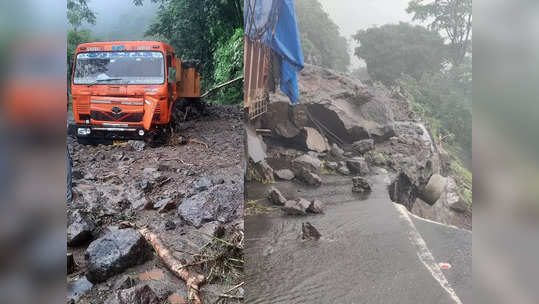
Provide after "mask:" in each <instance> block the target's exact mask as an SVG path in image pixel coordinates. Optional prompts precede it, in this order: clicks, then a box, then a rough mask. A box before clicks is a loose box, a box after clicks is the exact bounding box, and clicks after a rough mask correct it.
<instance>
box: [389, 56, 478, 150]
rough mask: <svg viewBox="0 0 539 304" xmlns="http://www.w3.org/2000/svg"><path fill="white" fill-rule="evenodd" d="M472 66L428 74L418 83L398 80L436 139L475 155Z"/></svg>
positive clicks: (409, 80)
mask: <svg viewBox="0 0 539 304" xmlns="http://www.w3.org/2000/svg"><path fill="white" fill-rule="evenodd" d="M468 69H471V66H459V67H457V68H455V69H452V70H449V71H445V70H444V71H441V72H437V73H429V74H425V75H424V76H423V77H421V79H419V80H416V79H415V78H413V77H410V76H406V75H405V76H403V77H401V79H400V80H399V81H398V82H399V84H400V86H401V87H402V88H404V89H405V90H406V92H407V93H408V96H409V97H410V100H411V102H412V107H413V110H414V111H415V112H416V113H418V114H419V115H421V117H422V118H423V119H424V120H425V121H427V124H428V127H429V129H430V130H431V132H432V134H433V136H434V137H435V140H442V139H443V142H444V143H446V144H449V145H451V146H453V148H457V149H456V150H463V152H464V156H466V157H467V158H471V153H472V106H471V105H472V90H471V87H472V83H471V81H472V80H471V76H470V75H471V74H470V73H471V70H468ZM459 148H460V149H459Z"/></svg>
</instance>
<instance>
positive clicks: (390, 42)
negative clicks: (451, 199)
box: [354, 22, 445, 85]
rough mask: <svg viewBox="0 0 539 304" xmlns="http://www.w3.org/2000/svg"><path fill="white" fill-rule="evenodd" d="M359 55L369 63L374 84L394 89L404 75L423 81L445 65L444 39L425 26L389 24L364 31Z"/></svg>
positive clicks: (361, 31)
mask: <svg viewBox="0 0 539 304" xmlns="http://www.w3.org/2000/svg"><path fill="white" fill-rule="evenodd" d="M354 39H355V40H356V41H358V42H359V43H360V44H361V45H360V46H359V47H357V48H356V50H355V54H356V55H357V56H358V57H359V58H361V59H363V60H365V62H366V63H367V69H368V72H369V75H370V76H371V77H372V79H373V80H377V81H381V82H383V83H384V84H387V85H391V84H393V83H394V82H395V81H396V80H397V79H399V78H400V77H401V76H402V75H410V76H412V77H414V78H415V79H417V80H419V79H420V78H421V77H422V76H423V75H424V74H425V73H435V72H438V71H440V69H441V68H442V64H443V62H444V50H445V47H444V43H443V38H442V37H441V36H440V35H439V34H438V33H437V32H432V31H429V30H427V29H426V28H424V27H422V26H413V25H410V24H408V23H403V22H401V23H399V24H386V25H383V26H381V27H372V28H369V29H366V30H360V31H358V32H357V34H355V35H354Z"/></svg>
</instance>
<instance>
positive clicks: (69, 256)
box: [67, 252, 77, 274]
mask: <svg viewBox="0 0 539 304" xmlns="http://www.w3.org/2000/svg"><path fill="white" fill-rule="evenodd" d="M76 268H77V264H76V263H75V259H74V258H73V253H71V252H68V253H67V274H72V273H73V272H75V269H76Z"/></svg>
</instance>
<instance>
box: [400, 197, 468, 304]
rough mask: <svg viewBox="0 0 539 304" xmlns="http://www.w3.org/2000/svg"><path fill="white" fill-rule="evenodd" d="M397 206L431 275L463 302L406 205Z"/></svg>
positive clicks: (460, 303)
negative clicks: (417, 227) (413, 220)
mask: <svg viewBox="0 0 539 304" xmlns="http://www.w3.org/2000/svg"><path fill="white" fill-rule="evenodd" d="M393 206H395V208H397V210H398V211H399V213H400V217H401V218H402V219H403V220H405V221H406V223H407V224H408V226H409V229H408V238H409V239H410V241H411V242H412V244H413V245H414V246H415V247H416V249H417V256H418V257H419V260H420V261H421V263H423V265H425V267H426V268H427V270H429V272H430V273H431V275H432V276H433V277H434V279H436V281H438V283H439V284H440V286H442V288H443V289H444V290H445V291H446V292H447V293H448V294H449V296H451V298H452V299H453V300H454V301H455V303H457V304H462V302H461V301H460V298H459V297H458V296H457V293H456V292H455V291H454V290H453V288H452V287H451V284H449V282H448V281H447V279H446V278H445V275H444V274H443V272H442V270H441V269H440V267H439V266H438V263H436V260H435V259H434V256H433V255H432V253H431V252H430V250H429V248H428V247H427V244H426V243H425V240H424V239H423V238H422V237H421V235H420V234H419V232H417V229H416V227H415V225H414V223H413V222H412V219H411V218H410V214H409V212H408V210H407V209H406V207H404V206H403V205H401V204H393Z"/></svg>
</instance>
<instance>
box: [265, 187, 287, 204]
mask: <svg viewBox="0 0 539 304" xmlns="http://www.w3.org/2000/svg"><path fill="white" fill-rule="evenodd" d="M267 197H268V200H269V201H270V202H271V203H272V204H274V205H277V206H284V205H285V204H286V198H285V197H284V196H283V194H282V193H281V191H279V189H277V188H275V187H271V188H270V189H269V190H268V195H267Z"/></svg>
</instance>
